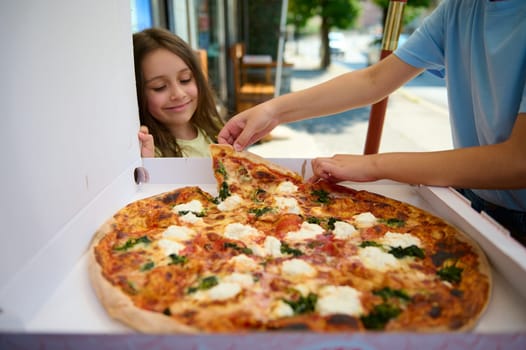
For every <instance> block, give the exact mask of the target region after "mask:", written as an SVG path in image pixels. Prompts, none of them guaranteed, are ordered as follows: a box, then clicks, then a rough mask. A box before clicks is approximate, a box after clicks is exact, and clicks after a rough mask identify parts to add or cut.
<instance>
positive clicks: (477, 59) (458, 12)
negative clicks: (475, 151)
mask: <svg viewBox="0 0 526 350" xmlns="http://www.w3.org/2000/svg"><path fill="white" fill-rule="evenodd" d="M394 54H395V55H396V56H398V57H399V58H400V59H401V60H403V61H404V62H406V63H408V64H410V65H412V66H415V67H419V68H426V69H427V70H429V71H430V72H432V73H434V74H436V75H438V76H441V77H444V78H445V79H446V86H447V91H448V101H449V102H448V103H449V109H450V121H451V128H452V134H453V144H454V145H455V147H457V148H461V147H470V146H480V145H490V144H495V143H499V142H502V141H505V140H506V139H508V137H509V136H510V133H511V130H512V128H513V125H514V123H515V120H516V119H517V114H519V113H526V0H505V1H490V0H444V1H442V2H441V3H440V5H439V6H438V7H437V9H436V10H435V11H434V12H433V13H432V14H431V15H430V16H428V17H427V18H426V20H425V21H424V23H423V24H422V26H421V27H420V28H419V29H418V30H416V31H415V32H414V33H413V35H411V37H410V38H409V39H408V40H407V41H406V42H405V44H404V45H403V46H401V47H399V48H398V49H397V50H396V51H395V52H394ZM524 152H526V150H524ZM451 171H455V170H454V169H451ZM480 171H481V172H483V171H484V169H480ZM474 192H475V193H476V194H477V195H479V196H480V197H482V198H484V199H485V200H487V201H490V202H492V203H494V204H497V205H501V206H504V207H507V208H510V209H514V210H520V211H526V189H520V190H476V189H474Z"/></svg>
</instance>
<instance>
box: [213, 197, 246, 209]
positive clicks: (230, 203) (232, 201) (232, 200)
mask: <svg viewBox="0 0 526 350" xmlns="http://www.w3.org/2000/svg"><path fill="white" fill-rule="evenodd" d="M241 203H243V199H242V198H241V197H239V196H238V195H237V194H234V195H232V196H230V197H228V198H226V199H225V200H224V201H222V202H221V203H219V204H218V205H217V209H219V210H221V211H231V210H234V209H235V208H237V207H238V206H239V205H240V204H241Z"/></svg>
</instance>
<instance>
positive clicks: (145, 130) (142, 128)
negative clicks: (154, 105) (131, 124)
mask: <svg viewBox="0 0 526 350" xmlns="http://www.w3.org/2000/svg"><path fill="white" fill-rule="evenodd" d="M139 132H142V133H144V134H149V133H150V131H149V130H148V127H147V126H146V125H141V127H140V128H139Z"/></svg>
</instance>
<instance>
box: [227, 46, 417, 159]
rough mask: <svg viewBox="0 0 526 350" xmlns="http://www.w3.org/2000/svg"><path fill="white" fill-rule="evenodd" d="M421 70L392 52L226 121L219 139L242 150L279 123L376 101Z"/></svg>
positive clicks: (335, 111) (323, 114)
mask: <svg viewBox="0 0 526 350" xmlns="http://www.w3.org/2000/svg"><path fill="white" fill-rule="evenodd" d="M421 71H422V70H421V69H419V68H415V67H413V66H411V65H409V64H407V63H404V62H403V61H402V60H400V59H399V58H398V57H396V56H395V55H389V56H388V57H386V58H385V59H383V60H381V61H380V62H378V63H376V64H374V65H372V66H370V67H367V68H364V69H361V70H356V71H352V72H349V73H346V74H343V75H341V76H339V77H336V78H334V79H331V80H329V81H327V82H325V83H322V84H319V85H316V86H313V87H311V88H308V89H305V90H302V91H298V92H294V93H290V94H286V95H283V96H279V97H277V98H274V99H271V100H269V101H266V102H264V103H262V104H259V105H257V106H255V107H253V108H251V109H249V110H246V111H243V112H241V113H240V114H238V115H236V116H234V117H233V118H232V119H230V120H229V121H228V122H227V123H226V125H225V126H224V127H223V129H222V130H221V132H220V133H219V135H218V141H219V143H229V144H231V145H233V146H234V148H236V149H237V150H242V149H244V148H245V147H247V146H249V145H251V144H253V143H254V142H256V141H258V140H259V139H261V138H262V137H263V136H265V135H266V134H268V133H269V132H270V131H272V129H274V128H275V127H276V126H277V125H279V124H282V123H290V122H293V121H297V120H301V119H308V118H313V117H317V116H325V115H330V114H335V113H338V112H342V111H345V110H348V109H352V108H357V107H362V106H366V105H369V104H372V103H374V102H377V101H379V100H381V99H382V98H384V97H385V96H387V95H389V94H390V93H391V92H393V91H394V90H396V89H397V88H398V87H400V86H401V85H403V84H404V83H405V82H406V81H408V80H410V79H411V78H413V77H415V76H416V75H418V74H419V73H420V72H421Z"/></svg>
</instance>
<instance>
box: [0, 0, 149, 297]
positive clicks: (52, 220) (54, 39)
mask: <svg viewBox="0 0 526 350" xmlns="http://www.w3.org/2000/svg"><path fill="white" fill-rule="evenodd" d="M137 115H138V112H137V105H136V95H135V80H134V75H133V57H132V41H131V19H130V4H129V0H46V1H41V0H17V1H1V2H0V130H1V131H0V150H1V151H2V153H3V155H2V160H1V165H0V169H1V171H0V186H1V189H0V238H1V244H0V281H2V282H1V283H0V292H1V289H2V287H3V286H5V284H4V283H7V282H9V280H10V279H11V278H12V277H13V276H14V275H15V274H16V272H17V271H18V270H20V269H22V268H23V267H24V265H25V264H27V263H28V261H30V260H31V259H33V258H34V256H35V255H36V254H37V252H38V251H39V250H40V249H41V248H42V247H43V246H44V245H46V244H48V243H49V242H50V241H51V240H52V239H53V238H54V236H55V235H56V233H57V232H58V231H59V230H60V228H61V227H63V226H64V225H65V224H66V223H67V222H68V221H69V220H71V219H72V218H73V217H74V216H75V214H77V213H78V212H79V211H80V210H81V209H82V208H83V207H84V206H85V205H86V204H87V203H89V202H90V201H91V200H93V199H94V198H95V197H96V196H97V194H99V193H100V192H101V191H102V190H103V189H104V188H106V187H107V186H108V185H109V184H111V182H112V181H113V180H114V179H115V178H116V177H117V176H119V175H121V174H122V173H123V171H124V170H125V169H127V168H129V166H130V164H132V163H133V162H137V159H138V158H139V148H138V141H137V130H138V127H139V121H138V117H137ZM64 248H65V249H67V247H64ZM2 284H4V285H3V286H2ZM36 288H38V286H36ZM35 292H36V290H35ZM0 294H1V293H0Z"/></svg>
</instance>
